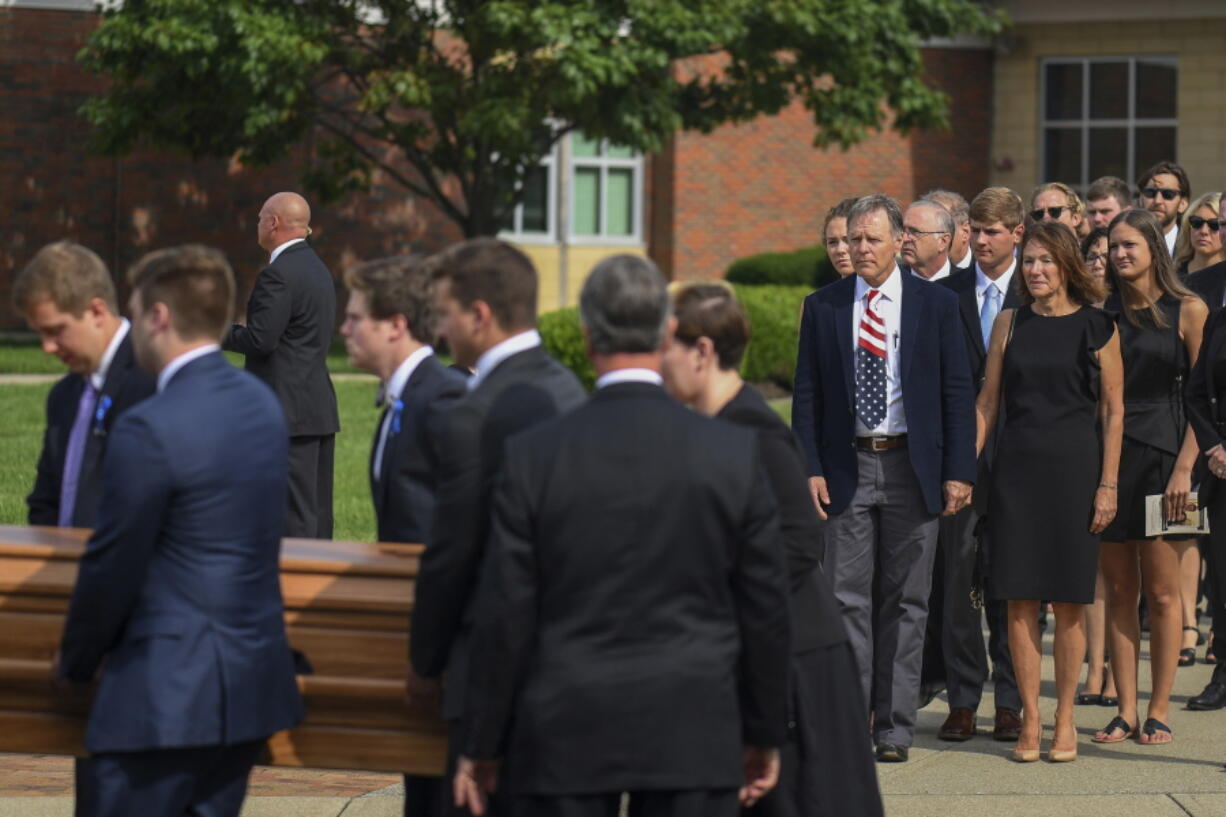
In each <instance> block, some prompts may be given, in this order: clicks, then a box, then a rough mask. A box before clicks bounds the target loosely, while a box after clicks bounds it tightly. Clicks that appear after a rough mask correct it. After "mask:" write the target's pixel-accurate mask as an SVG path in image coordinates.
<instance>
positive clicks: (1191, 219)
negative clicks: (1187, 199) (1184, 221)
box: [1188, 216, 1222, 233]
mask: <svg viewBox="0 0 1226 817" xmlns="http://www.w3.org/2000/svg"><path fill="white" fill-rule="evenodd" d="M1188 224H1189V225H1190V226H1191V227H1192V229H1193V230H1199V229H1200V228H1201V227H1204V226H1205V225H1206V224H1208V225H1209V231H1210V232H1213V233H1216V232H1217V231H1218V230H1220V229H1221V228H1222V220H1221V219H1220V218H1201V217H1200V216H1188Z"/></svg>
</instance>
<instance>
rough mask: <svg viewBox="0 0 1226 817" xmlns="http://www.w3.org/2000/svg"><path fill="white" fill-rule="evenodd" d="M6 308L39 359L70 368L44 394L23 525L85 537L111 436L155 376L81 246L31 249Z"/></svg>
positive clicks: (102, 275)
mask: <svg viewBox="0 0 1226 817" xmlns="http://www.w3.org/2000/svg"><path fill="white" fill-rule="evenodd" d="M13 305H14V307H15V308H16V309H17V311H19V312H21V313H22V314H23V315H24V316H25V319H26V322H27V323H28V324H29V325H30V328H31V329H33V330H34V331H35V332H37V333H38V335H39V340H40V341H41V342H42V347H43V351H44V352H46V353H47V354H50V355H55V356H56V357H58V358H59V359H60V360H62V361H63V362H64V363H65V365H67V366H68V368H69V374H67V375H65V376H64V378H63V379H62V380H60V381H59V382H58V383H56V384H55V385H54V386H53V387H52V388H51V393H50V394H48V395H47V427H46V430H45V431H44V433H43V450H42V454H41V455H39V458H38V470H37V475H36V477H35V479H34V490H33V491H31V492H30V495H29V497H27V499H26V503H27V505H29V509H30V510H29V517H28V518H29V523H30V524H31V525H59V526H60V527H69V528H92V527H93V526H94V522H95V520H96V518H97V515H98V505H99V503H100V502H101V500H102V459H103V456H104V455H105V453H106V448H107V442H108V439H109V435H110V431H111V429H112V428H113V427H114V426H115V421H116V419H117V418H118V417H119V416H120V415H121V414H123V413H124V412H125V411H127V410H128V409H129V408H131V407H132V406H133V405H135V404H136V403H139V402H140V401H141V400H144V399H145V398H146V397H148V396H149V395H151V394H153V388H154V382H153V377H151V376H150V375H149V374H148V373H147V372H144V371H142V370H141V369H140V368H139V367H138V366H137V365H136V360H135V358H134V357H133V355H132V340H131V338H130V337H129V334H128V332H129V329H130V325H129V323H128V321H127V319H126V318H122V317H120V315H119V301H118V298H117V297H116V295H115V284H114V282H113V281H112V280H111V275H110V273H109V272H108V271H107V269H106V265H105V264H103V263H102V259H101V258H99V257H98V256H97V255H95V254H94V253H93V252H91V251H90V250H88V249H86V248H85V247H82V246H81V245H80V244H74V243H72V242H71V241H58V242H56V243H54V244H49V245H47V246H46V247H43V248H42V249H41V250H39V252H38V254H37V255H35V256H34V258H33V259H32V260H31V261H30V263H28V264H27V265H26V266H25V267H24V268H23V269H22V270H21V272H20V273H19V274H18V276H17V279H16V280H15V281H14V282H13Z"/></svg>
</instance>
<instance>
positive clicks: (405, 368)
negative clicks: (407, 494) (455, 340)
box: [370, 346, 434, 479]
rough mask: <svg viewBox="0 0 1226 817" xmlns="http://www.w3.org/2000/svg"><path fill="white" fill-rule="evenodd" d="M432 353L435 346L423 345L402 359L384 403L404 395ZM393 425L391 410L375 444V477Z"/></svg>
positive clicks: (391, 379)
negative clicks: (412, 379) (415, 373)
mask: <svg viewBox="0 0 1226 817" xmlns="http://www.w3.org/2000/svg"><path fill="white" fill-rule="evenodd" d="M432 354H434V349H433V348H431V347H429V346H423V347H421V348H420V349H418V350H417V351H415V352H413V353H412V354H411V355H409V356H408V357H406V358H405V359H404V360H403V361H401V363H400V365H399V366H397V367H396V371H394V372H392V376H391V377H389V378H388V379H387V388H385V389H384V390H383V405H385V406H388V407H391V406H394V405H396V401H397V400H400V399H401V398H402V397H403V396H404V386H405V384H406V383H408V382H409V378H410V377H412V376H413V372H415V371H417V367H418V366H419V365H421V362H422V361H423V360H425V359H426V358H428V357H430V355H432ZM391 427H392V412H390V411H389V412H387V414H386V415H385V416H384V418H383V425H382V426H381V427H380V428H379V443H378V445H376V446H375V456H374V459H373V460H372V462H371V464H370V472H371V474H373V475H374V478H375V479H378V478H379V474H380V473H382V471H383V449H384V448H385V447H386V446H387V432H388V429H389V428H391Z"/></svg>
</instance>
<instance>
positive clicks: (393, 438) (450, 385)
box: [367, 355, 464, 543]
mask: <svg viewBox="0 0 1226 817" xmlns="http://www.w3.org/2000/svg"><path fill="white" fill-rule="evenodd" d="M463 395H464V375H462V374H460V373H459V372H457V371H455V370H454V369H451V368H448V367H446V366H444V365H443V364H441V363H439V362H438V358H436V357H434V356H433V355H431V356H430V357H427V358H426V359H424V360H422V361H421V362H420V363H419V364H417V368H416V369H414V370H413V374H411V375H409V379H408V382H406V383H405V386H404V391H402V392H401V393H400V395H398V396H399V397H400V398H401V400H402V402H403V403H404V408H403V409H402V410H401V413H400V431H399V432H397V431H396V430H395V428H394V426H389V428H388V435H387V442H386V443H385V444H384V450H383V461H382V463H381V468H380V471H379V478H378V479H375V477H374V474H373V473H372V471H373V468H374V456H375V451H376V449H377V448H378V446H379V435H380V432H381V430H382V428H383V423H384V419H383V417H382V416H381V417H380V418H379V422H378V423H377V424H376V425H375V438H374V442H373V444H372V445H371V448H370V457H371V468H368V469H367V473H368V474H371V479H370V495H371V497H372V498H373V499H374V503H375V520H376V522H377V525H378V530H379V541H380V542H415V543H422V542H425V541H426V540H427V538H428V537H429V534H430V527H431V525H432V523H433V520H434V492H435V489H436V488H437V485H438V470H439V463H440V461H441V459H442V457H441V454H440V451H439V447H440V444H439V443H440V437H441V434H442V429H441V428H440V424H441V423H442V422H443V420H444V419H445V414H446V412H447V410H448V409H449V408H450V407H451V406H452V405H453V404H454V403H455V402H456V401H457V400H459V399H460V397H462V396H463ZM389 411H391V409H385V410H384V416H386V415H387V413H388V412H389Z"/></svg>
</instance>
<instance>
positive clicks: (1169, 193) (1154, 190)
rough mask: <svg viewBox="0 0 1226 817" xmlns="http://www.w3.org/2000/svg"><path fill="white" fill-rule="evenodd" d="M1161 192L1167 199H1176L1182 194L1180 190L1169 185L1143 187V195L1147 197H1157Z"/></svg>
mask: <svg viewBox="0 0 1226 817" xmlns="http://www.w3.org/2000/svg"><path fill="white" fill-rule="evenodd" d="M1160 193H1161V194H1162V198H1164V199H1166V200H1167V201H1174V200H1175V199H1176V198H1178V197H1179V195H1180V193H1179V191H1178V190H1172V189H1171V188H1169V187H1142V188H1141V195H1142V196H1144V197H1145V198H1147V199H1156V198H1158V194H1160Z"/></svg>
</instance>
